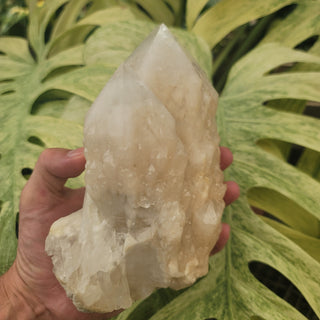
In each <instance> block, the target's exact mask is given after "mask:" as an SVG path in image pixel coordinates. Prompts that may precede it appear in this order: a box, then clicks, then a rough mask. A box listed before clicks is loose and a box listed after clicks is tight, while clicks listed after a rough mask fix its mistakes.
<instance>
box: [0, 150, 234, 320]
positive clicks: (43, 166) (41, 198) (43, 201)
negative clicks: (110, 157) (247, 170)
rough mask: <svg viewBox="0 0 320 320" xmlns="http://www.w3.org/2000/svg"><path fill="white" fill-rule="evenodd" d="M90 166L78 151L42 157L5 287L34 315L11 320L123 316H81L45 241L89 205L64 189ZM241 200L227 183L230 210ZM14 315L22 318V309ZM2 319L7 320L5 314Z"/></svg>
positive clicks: (23, 205)
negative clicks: (60, 221) (66, 219)
mask: <svg viewBox="0 0 320 320" xmlns="http://www.w3.org/2000/svg"><path fill="white" fill-rule="evenodd" d="M231 162H232V154H231V152H230V150H229V149H227V148H223V147H222V148H221V168H222V169H225V168H227V167H228V166H229V165H230V164H231ZM84 166H85V158H84V155H83V149H82V148H80V149H76V150H74V151H68V150H65V149H47V150H45V151H44V152H43V153H42V154H41V156H40V158H39V160H38V162H37V164H36V166H35V169H34V171H33V173H32V175H31V177H30V179H29V181H28V183H27V184H26V186H25V188H24V190H23V192H22V194H21V199H20V222H19V241H18V251H17V257H16V260H15V262H14V264H13V266H12V267H11V268H10V270H9V271H8V272H7V274H5V275H4V276H3V277H2V285H3V287H4V288H5V292H6V294H7V296H10V295H11V297H12V294H13V295H14V296H17V295H18V296H19V297H21V299H22V300H21V299H20V300H21V301H22V304H24V306H25V307H26V306H27V307H28V308H29V309H28V313H27V312H25V311H21V312H23V314H21V316H20V315H18V314H16V313H15V314H14V315H13V314H12V317H10V316H9V317H8V318H9V319H10V320H11V319H68V320H73V319H77V320H86V319H107V318H110V317H112V316H114V315H115V314H117V313H118V312H112V313H109V314H88V313H82V312H79V311H78V310H77V309H76V308H75V306H74V305H73V303H72V301H71V300H70V299H69V298H68V297H67V296H66V293H65V291H64V289H63V288H62V287H61V285H60V284H59V282H58V281H57V279H56V278H55V276H54V274H53V272H52V262H51V259H50V257H48V256H47V254H46V253H45V239H46V237H47V234H48V232H49V229H50V227H51V225H52V223H53V222H54V221H56V220H57V219H59V218H61V217H63V216H66V215H68V214H70V213H72V212H74V211H76V210H78V209H80V208H81V207H82V205H83V197H84V188H81V189H77V190H72V189H69V188H66V187H65V186H64V185H65V182H66V181H67V179H68V178H71V177H76V176H78V175H79V174H80V173H81V172H82V171H83V170H84ZM238 196H239V188H238V186H237V184H236V183H234V182H227V192H226V195H225V202H226V204H230V203H231V202H232V201H234V200H235V199H236V198H237V197H238ZM229 233H230V228H229V226H228V225H226V224H224V225H223V227H222V231H221V234H220V238H219V240H218V242H217V244H216V246H215V248H214V250H213V252H214V253H215V252H218V251H219V250H221V249H222V248H223V247H224V245H225V244H226V242H227V240H228V238H229ZM0 289H1V288H0ZM11 299H14V298H11ZM14 312H19V308H16V310H15V311H14ZM0 319H1V320H2V318H1V312H0ZM6 319H7V318H6Z"/></svg>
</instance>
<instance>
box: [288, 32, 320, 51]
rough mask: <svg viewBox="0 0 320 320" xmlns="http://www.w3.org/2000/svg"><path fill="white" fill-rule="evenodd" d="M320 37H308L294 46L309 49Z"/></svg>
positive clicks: (303, 49)
mask: <svg viewBox="0 0 320 320" xmlns="http://www.w3.org/2000/svg"><path fill="white" fill-rule="evenodd" d="M318 39H319V36H318V35H315V36H311V37H309V38H308V39H306V40H304V41H302V42H300V43H299V44H298V45H296V46H295V47H294V48H295V49H297V50H302V51H309V50H310V49H311V48H312V47H313V45H314V44H315V43H316V42H317V40H318Z"/></svg>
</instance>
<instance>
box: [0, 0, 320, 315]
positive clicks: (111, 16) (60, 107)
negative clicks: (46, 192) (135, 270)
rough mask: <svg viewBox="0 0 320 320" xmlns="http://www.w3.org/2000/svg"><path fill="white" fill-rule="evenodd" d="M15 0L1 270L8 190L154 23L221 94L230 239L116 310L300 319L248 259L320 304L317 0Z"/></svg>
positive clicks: (9, 248) (5, 70) (68, 142)
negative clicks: (206, 268)
mask: <svg viewBox="0 0 320 320" xmlns="http://www.w3.org/2000/svg"><path fill="white" fill-rule="evenodd" d="M16 4H17V3H16ZM18 5H19V7H18V8H19V10H18V11H17V10H16V11H12V6H13V7H15V4H13V3H11V2H10V1H7V2H6V3H4V2H2V3H1V10H2V11H1V33H2V34H3V36H2V37H0V128H1V129H0V181H1V185H0V210H1V211H0V274H2V273H4V272H5V271H6V270H7V269H8V268H9V267H10V265H11V264H12V262H13V260H14V258H15V253H16V245H17V236H18V235H17V233H16V225H17V221H18V203H19V195H20V192H21V189H22V188H23V186H24V184H25V182H26V179H27V178H28V176H29V175H30V173H31V172H32V168H33V166H34V164H35V162H36V159H37V157H38V156H39V154H40V152H41V151H42V150H43V149H44V148H48V147H63V148H75V147H79V146H81V144H82V124H83V120H84V116H85V113H86V111H87V110H88V108H89V107H90V104H91V103H92V101H93V100H94V99H95V97H96V96H97V95H98V93H99V91H100V90H101V88H102V87H103V86H104V84H105V82H106V81H107V80H108V78H109V77H110V76H111V75H112V73H113V72H114V71H115V69H116V68H117V66H118V65H119V64H120V63H121V62H122V61H123V60H124V59H125V58H126V57H127V56H128V55H129V54H130V53H131V52H132V51H133V50H134V48H135V47H136V46H137V45H138V44H139V43H140V42H141V41H142V40H143V39H144V38H145V37H146V36H147V34H148V33H149V32H150V31H151V30H152V29H153V28H154V27H155V25H156V24H158V23H160V22H164V23H166V24H167V25H168V26H171V27H172V31H173V32H174V34H175V35H176V37H177V38H178V40H179V41H180V42H181V43H182V44H183V45H184V46H185V47H186V48H187V50H189V51H190V53H191V54H192V55H193V56H194V57H195V58H196V60H197V61H198V62H199V64H200V65H201V67H202V68H203V69H204V70H205V71H206V72H207V74H208V76H209V77H212V79H213V84H214V85H215V87H216V88H217V89H218V90H219V92H220V93H221V96H220V102H219V110H218V115H217V118H218V126H219V131H220V135H221V144H222V145H225V146H228V147H229V148H230V149H231V150H232V152H233V154H234V164H233V165H232V166H231V168H229V169H228V170H227V171H226V179H227V180H235V181H237V182H238V184H239V185H240V188H241V197H240V199H239V200H238V201H236V202H235V203H234V204H232V205H231V206H230V207H228V208H227V209H226V210H225V215H224V219H225V221H227V222H228V223H229V224H230V225H231V228H232V234H231V238H230V240H229V242H228V244H227V246H226V248H225V249H224V250H223V251H222V252H220V253H219V254H217V255H215V256H214V257H212V258H211V260H210V272H209V274H208V275H207V276H206V277H204V278H202V279H201V280H199V281H198V282H197V283H196V284H195V285H194V286H192V287H191V288H188V289H186V290H183V291H180V292H174V291H171V290H159V291H157V292H156V293H154V294H153V295H152V296H151V297H149V298H148V299H146V300H145V301H141V302H137V303H136V304H135V305H134V306H133V307H132V308H130V309H129V310H126V311H125V312H123V313H122V314H121V315H120V316H118V319H119V320H125V319H126V320H127V319H130V320H134V319H154V320H160V319H192V320H205V319H219V320H221V319H228V320H229V319H230V320H231V319H252V320H257V319H265V320H269V319H270V320H277V319H283V320H287V319H306V317H305V316H304V315H303V314H302V313H300V312H299V311H298V310H297V309H296V308H295V307H294V306H292V305H290V304H289V303H288V302H286V301H285V300H284V299H283V298H281V297H279V296H278V295H277V294H275V293H274V292H273V291H271V290H270V289H269V288H268V287H267V286H265V285H264V284H263V283H262V282H260V281H259V280H258V279H257V274H256V273H255V272H254V270H255V267H256V266H257V263H258V262H259V264H260V265H265V266H266V267H267V266H268V268H269V269H270V268H272V269H273V270H277V272H279V273H280V274H282V275H283V276H284V277H286V278H287V279H288V281H289V282H291V284H292V285H293V286H295V287H296V288H297V290H298V291H299V292H300V294H301V295H302V296H303V297H304V298H305V299H306V301H307V302H306V304H307V305H309V307H310V308H311V309H312V310H313V313H312V314H313V317H314V318H313V319H316V318H317V316H318V317H319V316H320V289H319V279H320V239H319V237H320V223H319V220H320V197H319V195H320V170H319V164H320V162H319V159H320V157H319V152H320V129H319V128H320V120H319V119H317V117H315V116H313V114H314V112H317V111H316V110H318V108H319V102H320V67H319V66H320V40H319V33H320V15H319V13H320V1H319V0H298V1H293V0H265V1H263V2H262V1H260V2H258V1H254V0H239V1H234V0H220V1H217V0H215V1H207V0H206V1H205V0H187V1H182V0H167V1H164V0H162V1H160V0H159V1H151V0H135V1H133V0H132V1H129V0H128V1H121V0H93V1H89V0H56V1H45V0H41V1H40V0H38V1H36V0H29V1H26V3H23V2H19V3H18ZM17 12H18V16H17V15H16V13H17ZM212 57H213V59H212ZM297 152H298V155H297ZM293 156H294V157H293ZM82 183H83V181H82V178H81V177H80V178H78V179H75V180H74V181H71V182H70V185H71V186H73V187H77V186H79V185H81V184H82ZM255 212H259V213H263V215H257V214H255Z"/></svg>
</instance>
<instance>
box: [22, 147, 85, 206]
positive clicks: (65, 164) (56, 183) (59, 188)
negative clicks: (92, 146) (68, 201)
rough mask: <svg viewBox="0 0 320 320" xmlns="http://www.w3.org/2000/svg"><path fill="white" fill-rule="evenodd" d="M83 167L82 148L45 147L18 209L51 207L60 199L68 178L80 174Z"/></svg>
mask: <svg viewBox="0 0 320 320" xmlns="http://www.w3.org/2000/svg"><path fill="white" fill-rule="evenodd" d="M84 167H85V158H84V154H83V148H79V149H75V150H67V149H58V148H52V149H46V150H45V151H43V152H42V153H41V155H40V157H39V159H38V161H37V163H36V165H35V168H34V170H33V173H32V175H31V177H30V179H29V180H28V182H27V184H26V186H25V188H24V190H23V192H22V194H21V199H20V210H21V207H23V209H24V211H26V210H32V209H34V207H37V208H39V207H51V206H52V205H55V203H56V201H57V200H59V199H61V198H62V196H63V194H64V192H65V189H66V188H65V187H64V184H65V183H66V181H67V180H68V178H73V177H76V176H78V175H79V174H81V172H82V171H83V170H84Z"/></svg>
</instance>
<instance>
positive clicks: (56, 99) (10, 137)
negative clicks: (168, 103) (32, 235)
mask: <svg viewBox="0 0 320 320" xmlns="http://www.w3.org/2000/svg"><path fill="white" fill-rule="evenodd" d="M66 2H67V1H66V0H59V1H53V2H52V1H46V2H43V3H42V6H40V5H39V3H40V2H37V1H36V0H32V1H31V0H30V1H28V6H29V10H30V21H29V26H28V32H27V34H28V38H27V39H22V38H17V37H2V38H0V52H1V53H2V54H1V55H0V68H1V72H0V110H1V113H0V124H1V132H0V179H1V181H2V183H1V186H0V207H1V211H0V244H1V250H0V274H2V273H4V272H5V271H6V270H7V269H8V268H9V267H10V265H11V264H12V262H13V260H14V258H15V254H16V245H17V239H16V215H17V213H18V210H19V196H20V192H21V190H22V188H23V186H24V184H25V183H26V178H25V176H24V175H23V172H24V171H23V170H24V169H25V168H27V170H32V168H33V167H34V164H35V162H36V160H37V158H38V156H39V154H40V153H41V151H42V150H43V149H44V148H47V147H63V148H75V147H79V146H81V145H82V124H81V125H80V124H79V123H77V122H76V121H73V120H75V119H74V118H72V117H70V114H69V115H68V113H67V112H66V111H65V110H64V109H65V108H66V106H67V105H68V99H69V98H70V96H72V94H77V95H79V96H81V97H84V98H88V99H90V100H91V101H92V100H94V98H95V97H96V96H97V94H98V93H99V90H100V89H99V88H102V85H103V84H104V83H105V82H106V81H107V79H108V77H109V76H110V75H111V74H112V73H113V72H114V67H112V68H111V67H101V66H98V65H95V66H92V67H87V68H85V67H83V65H84V63H85V61H84V60H83V49H84V47H83V43H80V44H78V45H77V46H75V47H70V46H67V48H66V49H65V50H61V51H59V53H56V54H55V55H53V56H52V57H51V58H48V56H47V52H48V50H49V48H50V46H51V42H50V39H49V41H48V42H46V41H45V32H46V29H47V27H48V24H49V21H50V20H51V19H52V17H53V16H54V15H55V14H56V12H57V10H58V9H59V8H60V10H62V12H61V15H62V17H64V20H63V21H66V20H65V19H67V15H64V11H63V10H66V9H68V8H70V6H71V4H73V5H75V2H74V1H73V2H70V3H69V4H70V6H65V7H63V8H62V6H63V5H64V4H65V3H66ZM40 4H41V3H40ZM61 8H62V9H61ZM71 11H72V10H71ZM61 19H62V18H61ZM69 19H70V23H69V24H70V25H73V21H74V17H73V18H70V17H69ZM119 19H121V17H119ZM56 30H57V31H56V33H59V32H62V29H61V26H60V27H59V28H58V27H57V28H56ZM59 30H60V31H59ZM66 32H67V31H66ZM30 47H32V51H33V52H30V50H29V48H30ZM33 55H35V58H36V59H34V58H33ZM35 60H36V61H35ZM92 74H93V75H92ZM91 75H92V76H91ZM91 79H92V81H91ZM88 82H89V83H88ZM99 86H100V87H99ZM73 110H75V108H73ZM81 112H82V113H83V108H81ZM59 117H61V118H59ZM70 120H71V121H70ZM82 183H83V178H81V177H80V178H79V179H77V180H76V181H75V182H72V183H71V185H72V186H74V187H75V186H79V185H81V184H82Z"/></svg>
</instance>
